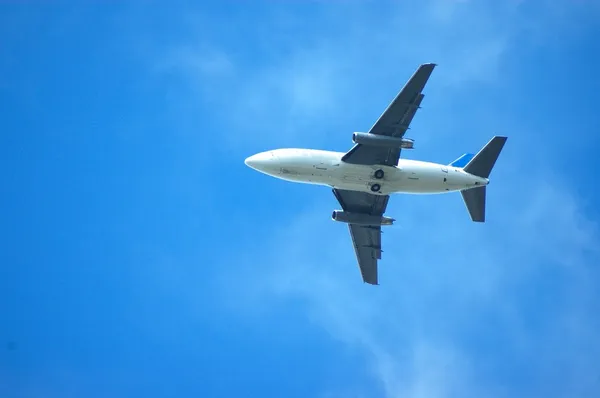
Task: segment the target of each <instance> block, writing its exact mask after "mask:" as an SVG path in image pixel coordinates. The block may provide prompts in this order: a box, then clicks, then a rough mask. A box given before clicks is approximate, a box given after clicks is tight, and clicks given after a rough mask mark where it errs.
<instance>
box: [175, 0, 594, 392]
mask: <svg viewBox="0 0 600 398" xmlns="http://www.w3.org/2000/svg"><path fill="white" fill-rule="evenodd" d="M536 12H537V9H536ZM277 15H280V14H277ZM532 15H533V14H532V11H531V10H529V9H527V8H526V7H525V5H524V2H517V1H514V2H493V3H492V2H483V3H473V2H468V1H454V2H452V1H441V0H438V1H431V2H429V3H427V6H426V7H422V8H419V9H415V8H413V7H411V6H406V5H398V6H396V5H394V6H390V7H383V6H382V7H381V8H377V7H372V8H368V7H366V6H364V5H356V4H354V5H351V6H344V7H342V6H341V5H339V4H336V5H335V6H331V5H324V6H323V11H322V13H321V14H319V15H318V18H319V20H318V21H313V23H314V24H315V25H318V26H319V28H316V29H315V31H318V32H319V34H318V35H315V34H314V32H312V33H313V34H312V35H311V37H310V38H309V39H306V40H302V41H301V43H300V44H299V45H297V46H292V45H291V43H292V39H288V38H285V37H289V33H290V32H289V30H286V29H287V28H285V27H282V25H281V24H279V23H278V22H277V21H272V23H271V24H269V27H270V28H272V29H273V31H272V32H271V36H267V37H263V38H262V41H263V42H261V45H260V46H259V47H262V48H263V50H262V52H260V53H258V54H257V55H256V56H257V57H259V58H260V59H258V60H255V62H250V63H249V62H248V59H247V58H246V59H245V58H244V56H243V55H240V54H239V53H235V52H234V51H233V50H232V47H229V48H228V45H223V46H221V47H219V48H220V49H219V50H215V49H214V47H210V48H209V47H208V46H207V45H206V44H205V43H204V42H203V41H202V40H201V39H199V42H198V43H193V44H192V45H191V47H185V48H188V49H190V48H191V49H192V50H189V51H188V50H186V51H187V52H186V51H184V54H186V56H185V57H180V58H175V65H177V68H182V70H187V72H186V76H188V78H189V79H190V80H189V81H192V82H195V83H197V84H198V87H200V88H201V90H202V92H205V93H206V92H209V93H210V95H211V96H213V99H214V100H215V101H217V103H218V104H220V105H221V106H222V107H223V108H224V109H225V111H222V115H221V116H222V117H223V126H224V127H231V128H233V129H235V131H236V133H235V134H234V135H233V136H231V135H225V136H228V137H230V138H233V139H232V141H233V142H232V145H237V148H247V147H248V146H250V145H267V144H268V145H271V144H272V143H273V142H275V141H277V142H279V143H283V142H285V143H286V144H285V145H288V144H289V143H293V142H295V141H300V140H302V139H304V135H306V134H308V135H309V139H310V141H311V144H312V145H319V144H320V142H319V139H322V140H324V139H325V138H322V136H320V135H319V134H323V132H324V131H326V130H327V129H331V128H334V127H336V126H337V125H338V123H353V124H355V123H354V121H356V120H357V119H353V118H356V117H357V116H356V115H357V114H359V113H360V114H363V115H364V114H366V111H363V112H359V111H361V110H364V109H369V112H372V111H374V112H376V113H377V112H378V109H379V108H380V107H381V104H380V103H379V102H380V100H379V99H378V100H376V101H375V100H373V99H372V98H368V96H370V95H372V96H373V97H379V98H383V97H388V96H389V95H390V93H392V91H395V90H396V89H394V90H392V89H390V88H389V81H390V79H392V78H393V79H395V80H394V81H397V82H398V84H402V83H403V82H404V80H405V78H406V77H407V76H406V75H407V74H408V73H411V72H412V70H413V68H414V67H416V64H418V63H420V62H424V61H434V62H437V63H439V64H440V68H439V78H438V85H446V86H445V88H444V89H447V90H449V89H459V87H460V86H461V85H464V84H467V83H472V82H474V81H478V82H482V81H483V82H489V81H494V80H495V79H497V78H498V76H499V74H501V73H504V72H503V71H502V64H503V62H504V61H505V59H506V57H507V56H508V55H509V54H510V52H511V51H512V50H513V49H514V48H515V46H517V45H518V46H523V45H528V44H529V45H531V43H532V42H531V41H528V35H529V34H533V35H534V36H535V38H534V39H535V40H540V39H541V38H543V35H544V32H545V30H546V28H547V27H548V26H550V25H551V24H552V23H554V21H555V18H556V17H555V16H554V14H551V13H544V18H538V19H535V20H532V19H531V17H532ZM312 17H314V16H312ZM292 19H293V18H292ZM286 20H289V19H286ZM295 21H296V22H297V20H295ZM267 24H268V23H267ZM294 29H295V28H294ZM299 31H300V30H298V32H299ZM280 32H283V34H282V35H283V36H284V39H281V37H280V36H278V33H280ZM298 32H296V33H298ZM314 36H319V37H318V38H315V37H314ZM288 40H289V41H288ZM536 43H537V44H539V42H536ZM212 44H214V43H212ZM255 44H256V43H255ZM270 44H272V45H273V49H272V51H270V50H269V49H268V48H269V45H270ZM230 46H231V45H230ZM265 48H267V49H266V50H265ZM284 50H287V53H286V55H284V56H281V57H280V56H275V55H274V54H275V53H276V54H281V53H283V52H284ZM176 53H177V54H181V52H179V53H178V52H177V51H176ZM248 65H249V66H248ZM407 65H413V66H407ZM223 71H225V72H226V73H223ZM436 73H438V72H436ZM399 75H402V77H399ZM378 87H379V88H378ZM435 87H436V86H432V88H431V91H435V90H436V88H435ZM205 90H208V91H205ZM383 90H385V93H383ZM353 93H355V94H353ZM392 94H395V92H394V93H392ZM434 101H435V100H434ZM438 116H439V117H440V118H443V117H444V116H445V115H438ZM340 119H343V120H344V121H342V122H340V121H339V120H340ZM322 123H325V124H323V125H322V127H321V128H318V126H320V125H321V124H322ZM361 123H362V121H361ZM349 125H350V124H349ZM367 127H368V126H367ZM232 131H233V130H232ZM250 133H252V134H250ZM257 138H258V140H257ZM251 141H252V142H251ZM257 141H258V142H257ZM509 145H510V144H509ZM516 152H518V151H516ZM516 152H515V153H514V154H513V156H512V157H508V156H504V155H503V156H504V157H503V159H502V164H503V165H504V166H502V167H505V170H509V171H508V172H504V173H503V175H502V180H495V182H494V185H493V187H492V186H491V189H490V195H489V196H490V199H489V200H490V204H491V206H490V209H489V212H490V215H489V219H490V221H488V223H486V224H485V225H483V226H481V225H475V224H472V223H470V222H469V221H468V216H467V214H466V211H465V210H464V208H463V207H462V204H461V203H460V199H459V198H458V197H457V196H456V195H454V197H452V196H444V197H443V198H419V199H418V200H417V199H413V198H406V197H405V198H402V199H400V198H399V197H395V198H394V199H393V200H392V202H391V204H390V208H389V212H390V213H391V214H393V215H394V216H396V217H397V218H398V219H399V220H400V226H399V227H397V228H392V229H389V230H386V231H387V233H386V234H385V235H384V237H383V238H384V245H385V246H386V247H385V248H384V250H385V253H384V260H383V261H382V262H381V281H382V286H379V287H376V288H373V287H370V286H367V285H363V284H361V283H358V281H359V278H360V276H359V273H358V270H357V269H356V265H355V258H354V253H353V252H352V246H351V244H350V238H349V236H348V232H347V229H346V228H344V226H343V225H338V224H336V223H333V222H331V221H330V220H329V219H328V217H327V216H328V214H329V211H330V209H331V207H332V206H335V202H334V200H333V198H331V200H329V201H328V202H326V203H320V202H316V203H314V206H313V207H314V210H310V211H306V212H304V213H303V214H299V215H298V216H297V217H296V218H293V219H291V220H289V221H288V220H286V223H288V222H289V224H286V225H285V226H280V227H278V229H276V230H274V231H269V232H263V233H262V234H257V236H255V237H254V239H255V242H264V243H258V244H257V245H256V247H254V248H252V247H245V248H243V250H242V248H240V250H239V251H238V252H240V253H241V252H243V257H241V256H240V257H241V258H239V257H238V256H236V255H231V256H230V257H227V258H225V259H224V260H223V261H224V263H227V264H238V265H236V267H234V269H233V270H232V274H230V273H228V272H224V274H223V275H222V276H223V284H222V285H219V286H218V288H219V289H223V290H222V291H223V292H225V293H224V297H223V299H224V300H228V302H229V304H230V305H231V306H232V308H233V309H237V310H238V311H239V313H242V314H244V315H246V316H248V315H249V314H253V311H256V309H258V308H262V311H267V312H268V309H269V305H279V303H281V302H282V301H283V302H285V301H286V300H287V299H288V298H295V299H298V298H299V299H301V300H302V301H303V302H304V303H305V304H306V310H307V317H308V319H310V320H311V321H313V322H315V323H316V324H317V325H319V327H321V328H323V330H325V331H326V332H327V333H328V334H329V335H330V336H331V337H332V338H333V339H335V340H337V341H340V342H342V343H344V344H348V345H350V346H352V347H358V348H359V349H361V350H362V351H363V352H364V353H365V355H366V357H367V358H368V359H369V369H371V371H372V372H373V374H374V375H375V377H376V379H377V382H378V383H379V384H380V386H381V388H382V389H383V391H384V392H385V396H386V397H387V398H392V397H394V398H395V397H426V398H429V397H448V396H460V397H465V396H471V395H472V396H489V397H495V396H509V395H510V396H514V395H518V394H519V393H522V392H523V390H520V389H519V387H513V386H510V385H505V384H506V380H510V378H509V377H507V376H505V375H497V374H501V373H502V371H503V372H505V373H506V372H509V373H510V372H513V373H517V372H519V371H522V372H523V373H524V374H525V375H526V376H527V377H530V378H531V380H530V383H531V384H530V386H529V388H530V390H529V391H530V392H531V391H533V394H534V395H539V396H541V395H546V396H548V395H549V396H561V395H562V396H570V395H573V394H576V393H580V394H578V395H579V396H585V394H586V393H590V392H593V391H594V389H595V388H596V387H595V386H596V385H595V384H594V374H597V373H598V372H599V371H600V369H599V368H598V365H597V364H596V362H595V359H596V358H598V354H599V350H600V345H599V344H600V340H599V337H600V336H598V322H597V321H594V320H593V319H591V318H593V316H594V315H593V314H594V313H595V309H597V308H595V307H597V303H598V299H599V297H598V293H596V292H597V291H598V289H597V288H596V284H595V283H594V280H596V279H595V278H594V277H595V276H596V277H597V276H598V271H597V270H595V269H593V268H591V267H590V264H594V263H598V262H599V261H600V255H599V253H598V251H597V250H596V249H595V248H594V243H595V242H597V241H598V235H597V232H596V227H595V225H594V224H593V223H591V222H590V221H589V220H586V218H585V217H584V216H583V214H582V212H581V210H580V204H579V203H578V201H577V198H576V196H575V195H574V194H573V193H572V192H571V191H570V190H569V187H568V186H566V185H565V184H561V183H560V178H556V177H561V176H560V174H558V173H556V172H554V171H552V170H532V173H531V174H530V175H528V177H527V178H528V179H527V180H524V179H523V176H522V175H521V174H520V172H519V171H520V170H522V169H523V167H524V165H523V164H522V162H521V161H520V159H521V158H520V157H519V156H518V154H517V153H516ZM541 152H543V148H542V149H541ZM540 160H544V158H543V156H542V157H540ZM542 173H543V174H542ZM549 176H552V177H553V181H555V182H556V183H554V184H552V185H551V184H548V183H534V182H535V181H543V180H544V178H549ZM532 181H533V182H532ZM509 183H510V184H511V185H509ZM452 201H454V203H455V204H452ZM401 204H404V207H406V208H409V209H410V211H409V212H406V211H404V208H401V207H400V205H401ZM461 211H462V213H461ZM323 236H326V237H327V240H326V241H324V240H323V238H322V237H323ZM240 264H241V265H240ZM257 264H261V265H260V267H258V266H257ZM224 268H225V267H224ZM225 281H226V282H225ZM528 294H530V295H528ZM256 316H258V317H262V316H264V314H263V313H262V312H260V311H259V312H258V313H257V315H256ZM475 337H476V338H475ZM492 337H494V338H496V339H497V341H496V340H493V339H492ZM472 340H478V341H472ZM498 341H499V342H498ZM495 343H497V344H498V348H496V351H493V352H494V353H495V354H497V355H498V358H499V359H495V358H494V357H491V358H489V357H486V352H489V351H488V350H490V349H491V348H490V347H489V346H490V345H492V346H493V345H494V344H495ZM506 366H508V367H511V368H514V369H513V370H510V369H509V370H506V368H505V367H506ZM557 369H559V370H561V371H563V373H565V372H566V374H565V377H564V378H556V377H555V375H556V373H557ZM570 369H572V370H570ZM539 380H545V381H546V382H547V385H549V386H551V387H548V388H549V389H548V390H547V391H543V392H542V391H541V389H542V383H538V381H539ZM543 393H545V394H543ZM530 396H531V395H530Z"/></svg>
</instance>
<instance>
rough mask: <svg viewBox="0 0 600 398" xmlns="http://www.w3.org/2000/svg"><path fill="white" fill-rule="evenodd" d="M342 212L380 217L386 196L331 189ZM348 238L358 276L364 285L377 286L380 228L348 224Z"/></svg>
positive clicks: (386, 202) (385, 202)
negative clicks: (355, 261)
mask: <svg viewBox="0 0 600 398" xmlns="http://www.w3.org/2000/svg"><path fill="white" fill-rule="evenodd" d="M333 194H334V195H335V197H336V199H337V200H338V202H339V203H340V205H341V206H342V209H343V210H344V211H348V212H355V213H363V214H369V215H377V216H381V215H383V213H385V209H386V208H387V204H388V201H389V198H390V197H389V196H388V195H374V194H370V193H366V192H357V191H347V190H343V189H333ZM348 228H349V230H350V237H351V238H352V245H353V246H354V251H355V253H356V259H357V261H358V267H359V269H360V274H361V276H362V279H363V281H364V282H365V283H369V284H371V285H378V284H379V282H378V270H377V260H380V259H381V253H382V250H381V227H380V226H365V225H355V224H349V225H348Z"/></svg>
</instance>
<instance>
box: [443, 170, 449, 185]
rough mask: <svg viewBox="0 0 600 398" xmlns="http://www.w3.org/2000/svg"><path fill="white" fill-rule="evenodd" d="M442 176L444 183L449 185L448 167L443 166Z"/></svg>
mask: <svg viewBox="0 0 600 398" xmlns="http://www.w3.org/2000/svg"><path fill="white" fill-rule="evenodd" d="M442 176H443V178H444V183H445V184H447V183H448V167H446V166H442Z"/></svg>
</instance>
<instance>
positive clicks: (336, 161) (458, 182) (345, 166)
mask: <svg viewBox="0 0 600 398" xmlns="http://www.w3.org/2000/svg"><path fill="white" fill-rule="evenodd" d="M342 156H344V153H342V152H332V151H323V150H316V149H294V148H290V149H287V148H286V149H276V150H272V151H266V152H261V153H258V154H256V155H253V156H250V157H249V158H247V159H246V161H245V163H246V165H248V166H250V167H252V168H253V169H255V170H258V171H260V172H262V173H265V174H268V175H270V176H273V177H276V178H280V179H283V180H287V181H293V182H300V183H306V184H315V185H325V186H329V187H333V188H338V189H346V190H351V191H361V192H368V193H372V194H379V195H389V194H393V193H410V194H435V193H445V192H453V191H462V190H464V189H469V188H474V187H477V186H482V185H487V184H488V182H489V181H488V179H486V178H481V177H477V176H474V175H472V174H469V173H467V172H465V171H464V170H463V169H461V168H459V167H452V166H447V165H442V164H437V163H430V162H423V161H418V160H409V159H400V160H399V161H398V164H397V165H396V166H382V165H358V164H351V163H346V162H343V161H342V160H341V158H342ZM379 169H381V170H383V178H381V179H378V178H376V176H375V172H376V171H377V170H379ZM375 184H377V185H376V188H375V189H373V186H374V185H375ZM377 188H378V189H377Z"/></svg>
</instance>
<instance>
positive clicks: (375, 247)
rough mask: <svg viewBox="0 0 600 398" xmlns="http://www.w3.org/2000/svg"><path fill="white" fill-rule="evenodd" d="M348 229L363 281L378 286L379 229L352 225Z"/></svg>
mask: <svg viewBox="0 0 600 398" xmlns="http://www.w3.org/2000/svg"><path fill="white" fill-rule="evenodd" d="M348 227H349V229H350V236H351V237H352V244H353V246H354V251H355V253H356V258H357V259H358V268H359V269H360V274H361V276H362V279H363V281H364V282H365V283H368V284H371V285H378V284H379V281H378V270H377V260H380V259H381V227H378V228H377V229H375V228H373V227H363V226H360V225H353V224H350V225H349V226H348Z"/></svg>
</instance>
